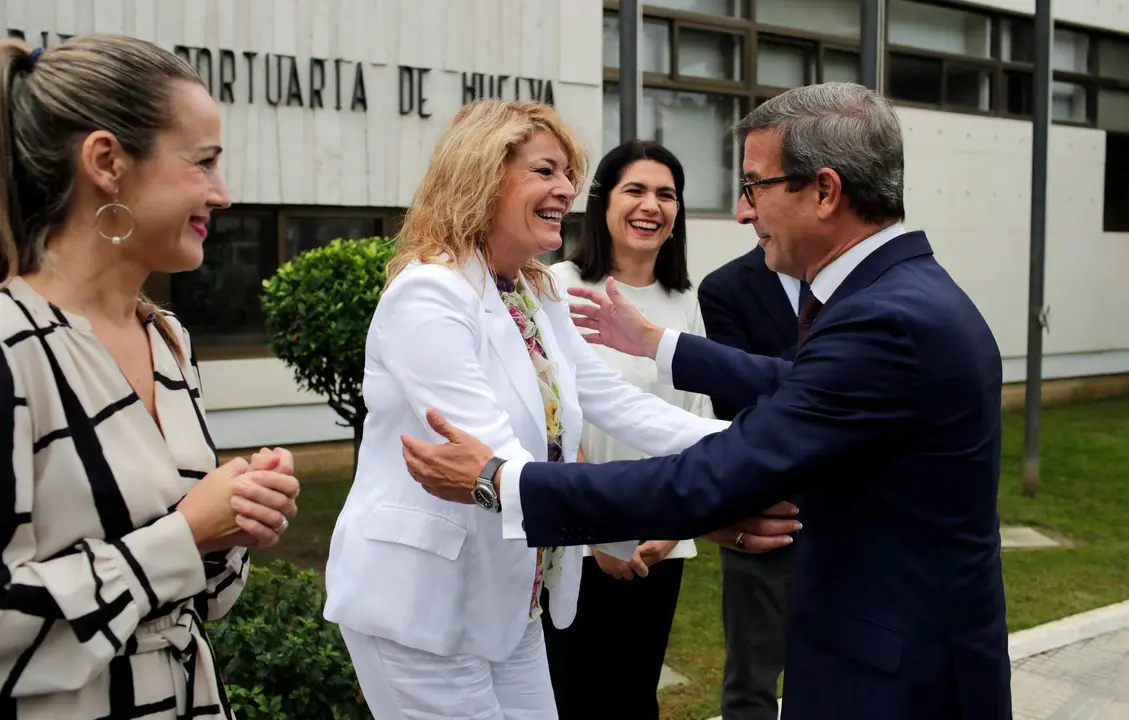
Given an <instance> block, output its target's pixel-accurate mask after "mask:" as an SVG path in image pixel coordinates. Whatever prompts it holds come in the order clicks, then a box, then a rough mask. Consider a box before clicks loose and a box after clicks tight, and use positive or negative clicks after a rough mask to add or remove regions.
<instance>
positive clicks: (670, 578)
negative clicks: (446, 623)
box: [545, 140, 713, 720]
mask: <svg viewBox="0 0 1129 720" xmlns="http://www.w3.org/2000/svg"><path fill="white" fill-rule="evenodd" d="M684 185H685V177H684V174H683V171H682V165H681V163H679V162H678V158H676V157H675V156H674V155H673V154H672V153H671V152H670V151H669V150H667V149H666V148H664V147H663V146H662V145H659V144H658V143H655V142H648V141H643V140H633V141H630V142H627V143H624V144H622V145H620V146H619V147H617V148H615V149H614V150H612V151H611V152H609V153H608V154H607V155H605V156H604V158H603V160H601V161H600V165H599V167H598V168H597V169H596V175H595V177H594V179H593V182H592V187H591V190H590V192H589V195H588V205H587V208H586V211H585V215H584V223H583V226H582V230H581V239H580V246H579V247H578V248H577V249H576V251H575V252H574V253H573V255H572V257H571V259H569V260H568V261H566V262H561V263H558V264H556V265H554V266H553V268H552V269H553V274H554V276H555V277H556V280H557V283H558V285H559V286H560V288H561V291H562V292H564V290H565V289H566V288H569V287H578V286H585V287H590V288H595V289H598V290H602V289H603V287H604V283H605V282H606V280H607V278H608V276H609V275H610V276H611V277H613V278H615V280H616V284H617V286H618V288H619V290H620V292H622V293H623V294H624V295H625V296H626V297H627V298H628V299H629V300H630V301H631V302H632V304H633V305H635V307H637V308H638V309H639V311H640V312H642V313H643V315H645V316H646V317H647V318H648V319H649V320H651V321H652V322H655V323H657V324H659V325H661V326H662V327H675V328H678V330H680V331H682V332H689V333H694V334H697V335H705V328H704V324H703V322H702V316H701V313H700V311H699V310H698V299H697V295H696V293H695V292H693V290H692V289H691V284H690V277H689V273H688V271H687V267H686V210H685V207H684V203H683V188H684ZM576 301H577V302H582V301H580V300H578V299H576ZM592 348H593V349H594V350H595V351H596V353H597V354H598V355H599V356H600V358H601V359H602V360H603V361H604V362H605V363H607V364H609V365H611V366H612V367H614V368H616V369H617V370H618V371H619V372H620V373H621V374H622V375H623V377H624V379H626V380H627V381H628V382H630V383H632V384H633V385H635V386H637V387H639V388H640V389H642V390H645V391H646V392H648V393H651V394H653V395H656V396H658V397H660V398H662V399H663V400H666V401H667V402H669V403H671V404H672V405H676V406H678V407H682V408H684V409H686V410H689V411H690V412H692V413H695V414H697V415H699V416H702V417H713V414H712V409H711V407H710V403H709V399H708V398H706V397H705V396H703V395H696V394H691V393H686V392H682V391H680V390H675V389H674V388H673V387H671V386H669V385H666V384H663V383H660V382H659V381H658V376H657V372H656V369H655V364H654V362H652V361H651V360H649V359H644V358H637V357H630V356H628V355H624V354H621V353H618V352H616V351H614V350H611V349H609V348H607V347H604V346H602V345H593V346H592ZM581 447H582V448H583V452H584V459H585V460H586V461H588V462H609V461H612V460H635V459H639V458H642V457H646V455H645V454H644V453H641V452H639V451H637V450H635V449H634V448H632V447H630V446H628V445H626V444H624V443H622V442H620V441H618V440H616V439H614V438H612V437H610V436H609V435H607V434H606V433H604V432H602V431H600V430H599V429H598V428H596V427H593V426H592V425H590V424H587V423H585V425H584V428H583V431H582V432H581ZM695 554H697V550H696V547H695V545H694V541H693V540H683V541H673V540H670V541H668V540H648V541H646V542H642V543H640V545H639V547H638V549H637V550H636V559H637V560H642V562H643V563H644V564H646V565H647V566H648V573H647V575H646V576H645V577H639V576H637V574H636V573H635V572H634V571H633V570H632V565H631V564H629V563H625V562H623V561H621V560H618V559H616V558H614V557H612V556H610V555H607V554H604V553H601V552H600V551H598V550H595V551H593V550H590V549H588V548H585V555H587V556H588V557H585V559H584V568H583V573H582V580H581V586H580V598H579V604H578V608H577V613H576V619H575V620H574V621H573V624H572V626H571V627H569V628H567V629H563V630H562V629H557V628H555V627H553V626H552V622H551V621H549V620H546V621H545V633H546V644H547V650H548V655H549V670H550V674H551V676H552V680H553V686H554V688H556V690H557V693H556V699H557V710H558V713H559V714H560V717H561V720H571V719H572V718H584V719H585V720H587V718H591V717H631V718H648V717H650V718H656V719H657V718H658V716H659V711H658V701H657V699H656V694H657V691H658V683H659V675H660V673H661V671H662V665H663V657H664V655H665V654H666V644H667V640H668V638H669V636H670V627H671V623H672V621H673V619H674V611H675V608H676V607H677V605H678V594H679V590H680V588H681V584H682V565H683V562H684V560H685V559H686V558H689V557H693V556H694V555H695ZM593 677H595V678H608V679H609V680H611V681H612V682H613V683H614V684H615V685H616V690H615V691H614V692H613V693H610V694H609V695H607V696H605V697H600V698H597V697H596V694H594V693H584V692H577V691H576V688H579V687H583V685H584V684H585V683H587V682H588V681H589V680H591V679H592V678H593ZM609 702H610V703H612V706H609ZM613 706H614V707H613Z"/></svg>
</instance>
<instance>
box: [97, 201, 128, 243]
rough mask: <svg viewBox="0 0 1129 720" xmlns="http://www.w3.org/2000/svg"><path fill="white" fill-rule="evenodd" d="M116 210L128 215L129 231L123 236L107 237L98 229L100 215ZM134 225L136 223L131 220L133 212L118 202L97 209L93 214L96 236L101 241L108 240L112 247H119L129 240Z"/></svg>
mask: <svg viewBox="0 0 1129 720" xmlns="http://www.w3.org/2000/svg"><path fill="white" fill-rule="evenodd" d="M118 209H121V210H124V211H125V212H126V214H127V215H129V231H128V232H126V234H125V235H107V234H106V233H104V232H102V230H101V228H99V227H98V224H99V223H100V222H101V220H102V213H104V212H106V211H107V210H118ZM135 225H136V223H135V222H134V220H133V211H132V210H130V209H129V207H128V206H126V205H123V204H121V203H120V202H116V201H115V202H111V203H106V204H105V205H103V206H102V207H100V208H98V212H96V213H94V229H95V230H97V231H98V234H99V235H100V236H101V237H102V239H103V240H109V241H110V242H111V243H113V244H114V245H121V244H122V243H123V242H125V241H126V240H129V238H130V236H131V235H133V228H134V227H135Z"/></svg>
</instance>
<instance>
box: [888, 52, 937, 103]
mask: <svg viewBox="0 0 1129 720" xmlns="http://www.w3.org/2000/svg"><path fill="white" fill-rule="evenodd" d="M941 84H942V83H941V61H940V60H936V59H932V58H923V57H915V56H913V55H896V54H893V53H891V54H890V86H889V88H888V89H887V90H888V92H889V93H890V97H892V98H894V99H895V100H904V101H905V102H912V103H922V104H928V105H940V104H941V100H942V97H941Z"/></svg>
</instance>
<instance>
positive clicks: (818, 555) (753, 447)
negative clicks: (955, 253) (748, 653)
mask: <svg viewBox="0 0 1129 720" xmlns="http://www.w3.org/2000/svg"><path fill="white" fill-rule="evenodd" d="M673 376H674V384H675V386H676V387H679V388H681V389H684V390H689V391H692V392H698V393H704V394H709V395H714V394H719V393H721V392H728V393H732V394H733V396H734V401H735V402H740V403H743V404H745V405H749V404H752V403H753V401H755V400H756V399H757V398H758V397H761V396H768V397H764V398H762V399H761V401H760V402H759V403H757V406H756V407H755V408H752V409H747V410H744V411H742V412H741V413H740V414H739V415H738V416H737V417H736V419H735V420H734V422H733V425H732V426H731V427H730V428H729V429H727V430H725V431H724V432H720V433H717V434H714V435H711V436H709V437H707V438H704V439H703V440H701V441H700V442H699V443H697V444H696V445H694V446H692V447H690V448H688V449H687V450H685V451H684V452H683V453H681V454H680V455H677V456H670V457H660V458H649V459H645V460H639V461H634V462H627V461H624V462H610V463H603V464H590V463H530V464H527V465H525V467H524V468H523V469H522V470H521V475H520V496H521V508H522V514H523V517H524V526H525V529H526V537H527V541H528V543H529V544H530V545H532V546H553V545H576V544H592V543H600V542H610V541H622V540H629V539H631V538H637V537H666V538H672V539H674V538H691V537H698V536H701V535H703V534H705V533H707V532H710V531H713V530H715V529H718V528H721V527H724V526H726V525H729V524H731V523H734V522H737V521H739V520H741V519H743V518H746V517H749V516H751V515H754V514H755V513H757V512H759V511H761V510H763V509H764V508H766V507H768V506H770V505H772V504H773V503H775V502H777V501H779V500H780V499H781V498H784V497H788V496H791V495H794V494H795V493H797V492H801V493H803V495H802V499H801V500H800V502H801V503H802V507H803V514H804V531H803V535H804V542H802V543H799V544H798V547H797V554H796V557H795V563H796V564H795V566H794V570H793V580H792V582H793V586H792V607H791V612H790V615H789V629H788V645H787V658H788V660H787V666H786V669H785V673H784V678H785V679H784V682H785V685H784V718H785V720H852V719H854V718H859V719H860V720H861V719H862V718H867V719H868V720H869V719H870V718H882V719H883V720H934V719H936V720H940V719H941V718H962V719H963V720H1001V719H1004V718H1010V717H1011V698H1010V675H1011V668H1010V663H1009V659H1008V649H1007V627H1006V624H1005V606H1004V591H1003V580H1002V576H1001V570H1000V537H999V517H998V514H997V510H996V493H997V486H998V483H999V460H1000V404H1001V401H1000V392H1001V359H1000V353H999V348H998V346H997V344H996V342H995V339H994V337H993V336H992V333H991V331H990V329H989V328H988V325H987V323H986V322H985V321H984V319H983V317H982V316H981V314H980V312H979V311H978V310H977V309H976V307H975V305H973V303H972V301H971V300H970V299H969V298H968V297H967V296H966V295H965V293H964V292H963V291H962V290H961V289H960V288H959V287H958V286H957V285H956V283H955V282H954V281H953V280H952V278H951V277H950V276H949V275H948V273H946V272H945V270H944V269H942V268H941V266H940V265H939V264H938V263H937V262H936V260H935V259H934V257H933V252H932V249H931V248H930V246H929V243H928V241H927V239H926V237H925V235H924V234H923V233H920V232H911V233H907V234H905V235H902V236H900V237H898V238H895V239H893V240H891V241H890V242H888V243H886V244H885V245H883V246H882V247H880V248H878V249H877V250H876V251H875V252H873V253H872V254H871V255H870V256H868V257H867V258H866V259H865V260H863V261H862V263H861V264H860V265H859V266H858V267H857V268H855V270H854V271H853V272H852V273H851V274H850V275H849V276H848V277H847V278H846V279H845V280H844V282H843V283H842V285H840V287H839V288H838V289H837V290H836V291H835V293H834V294H833V295H832V297H831V298H829V299H828V301H827V302H826V303H825V305H824V307H823V309H822V310H821V311H820V313H819V315H818V316H817V317H816V320H815V322H814V324H813V326H812V329H811V332H810V334H809V335H808V338H807V340H806V342H805V343H804V345H803V346H802V347H801V348H800V350H799V352H798V354H797V356H796V358H795V361H794V362H791V363H790V362H787V361H784V360H780V359H777V358H769V357H762V356H756V355H749V354H746V353H744V352H741V351H740V350H737V349H733V348H728V347H725V346H722V345H719V344H717V343H714V342H712V341H710V340H708V339H705V338H699V337H694V336H692V335H689V334H683V335H681V336H680V337H679V340H678V344H677V349H676V351H675V355H674V362H673Z"/></svg>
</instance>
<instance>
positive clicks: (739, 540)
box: [733, 532, 745, 548]
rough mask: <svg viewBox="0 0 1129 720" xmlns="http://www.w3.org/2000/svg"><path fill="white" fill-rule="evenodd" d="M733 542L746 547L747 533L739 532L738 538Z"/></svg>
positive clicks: (740, 546)
mask: <svg viewBox="0 0 1129 720" xmlns="http://www.w3.org/2000/svg"><path fill="white" fill-rule="evenodd" d="M733 544H734V545H736V546H737V547H739V548H743V547H745V533H743V532H739V533H737V539H736V540H734V541H733Z"/></svg>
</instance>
